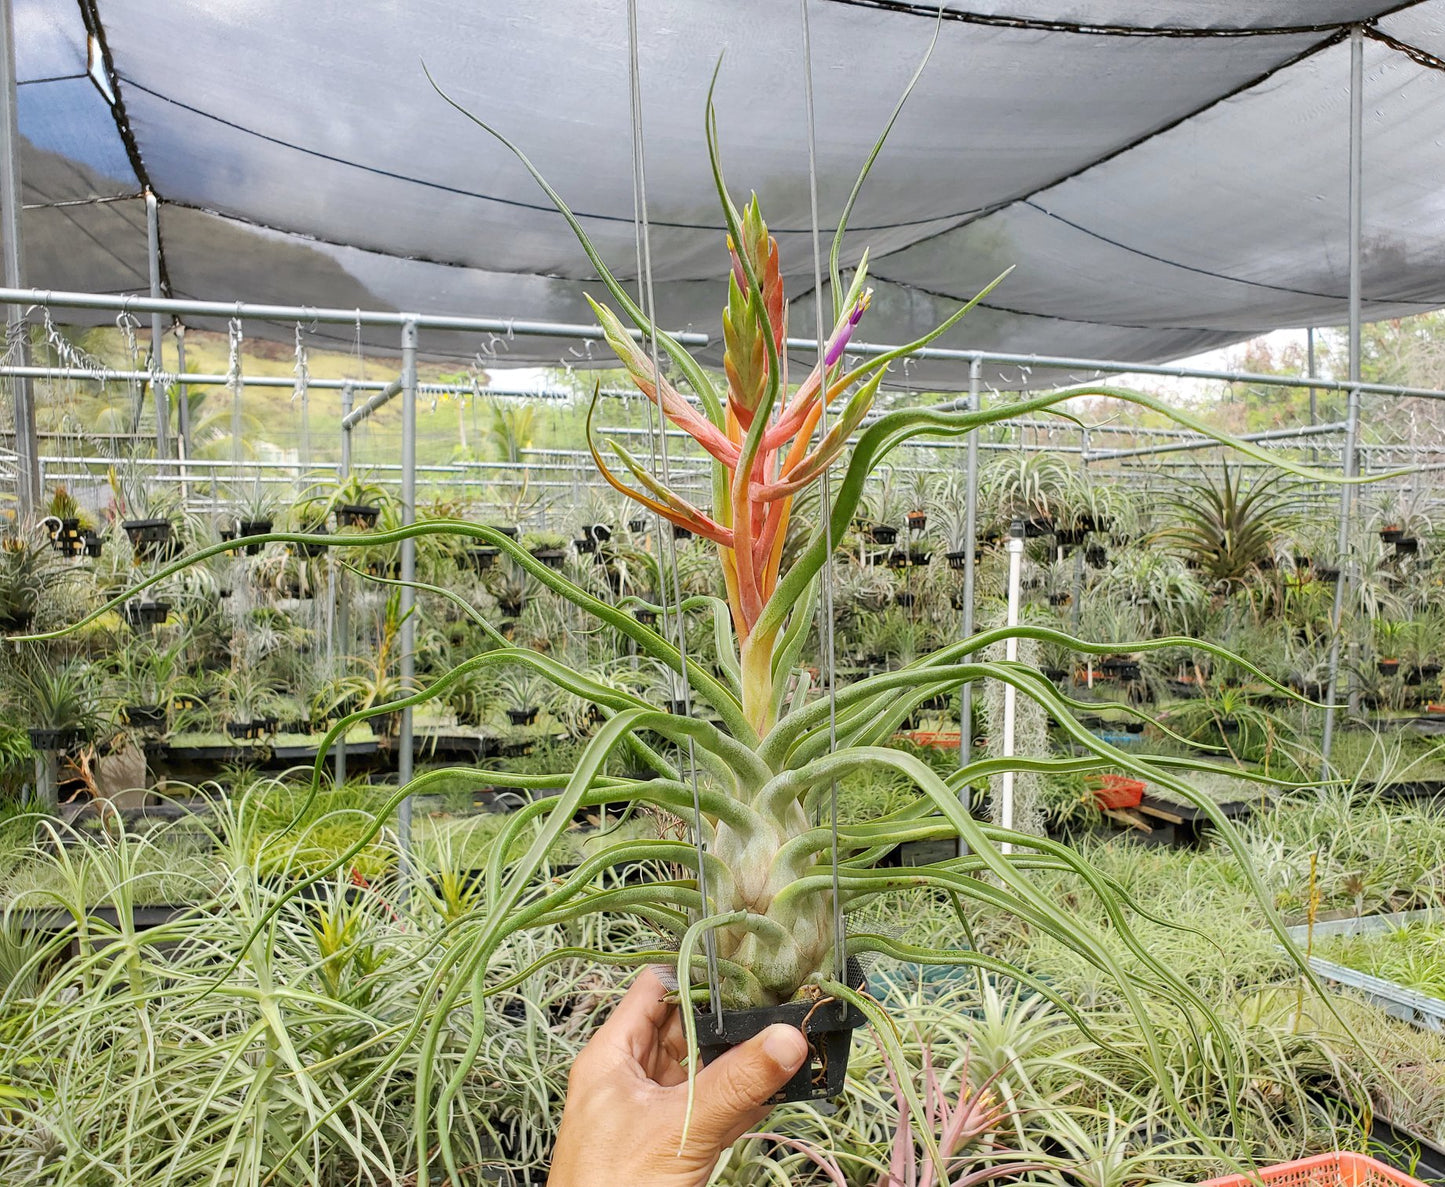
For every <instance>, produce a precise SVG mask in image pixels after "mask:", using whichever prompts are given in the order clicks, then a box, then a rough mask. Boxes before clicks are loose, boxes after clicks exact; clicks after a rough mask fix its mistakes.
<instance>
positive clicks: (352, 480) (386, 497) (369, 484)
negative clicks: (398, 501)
mask: <svg viewBox="0 0 1445 1187" xmlns="http://www.w3.org/2000/svg"><path fill="white" fill-rule="evenodd" d="M389 502H391V496H390V494H389V493H388V491H387V489H386V488H385V487H384V486H382V485H381V484H380V483H379V482H377V481H375V480H374V479H372V478H371V477H370V476H369V475H365V474H352V475H350V476H349V477H348V478H347V479H346V480H345V481H344V482H342V483H341V485H340V486H338V487H337V488H336V493H335V494H334V495H333V496H332V499H331V505H332V509H333V510H334V511H335V513H336V526H337V527H338V528H363V529H370V528H374V527H375V526H376V521H377V518H378V517H379V516H380V515H381V509H382V507H383V506H385V505H386V504H388V503H389Z"/></svg>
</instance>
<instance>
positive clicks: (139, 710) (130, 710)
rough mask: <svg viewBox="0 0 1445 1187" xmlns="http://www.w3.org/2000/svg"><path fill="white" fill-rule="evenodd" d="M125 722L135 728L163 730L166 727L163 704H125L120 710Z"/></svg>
mask: <svg viewBox="0 0 1445 1187" xmlns="http://www.w3.org/2000/svg"><path fill="white" fill-rule="evenodd" d="M121 713H122V714H123V715H124V717H125V723H126V725H129V726H134V727H135V728H136V729H152V730H164V729H165V728H166V720H167V714H166V707H165V706H164V705H127V706H125V708H124V709H122V710H121Z"/></svg>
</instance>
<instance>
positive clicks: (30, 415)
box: [0, 0, 41, 520]
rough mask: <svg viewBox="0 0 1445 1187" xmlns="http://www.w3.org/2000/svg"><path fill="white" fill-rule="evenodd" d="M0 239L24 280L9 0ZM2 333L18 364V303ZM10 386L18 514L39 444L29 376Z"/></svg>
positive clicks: (30, 506) (2, 70)
mask: <svg viewBox="0 0 1445 1187" xmlns="http://www.w3.org/2000/svg"><path fill="white" fill-rule="evenodd" d="M0 106H3V110H0V242H3V247H4V255H5V285H6V287H7V288H21V287H23V285H24V283H25V282H24V273H25V256H24V252H23V248H22V244H21V242H20V201H21V198H20V125H19V122H18V120H17V116H16V98H15V20H14V16H13V14H12V12H11V0H0ZM5 322H6V327H7V336H8V337H9V338H10V339H11V340H12V341H13V342H14V343H15V348H16V350H17V351H18V353H19V362H20V364H21V365H22V366H25V365H28V364H29V362H30V344H29V342H28V340H27V339H26V329H25V314H24V312H23V311H22V310H21V308H20V306H19V305H7V306H6V308H5ZM11 383H12V384H13V385H14V386H13V387H12V388H11V389H10V390H11V394H12V397H13V400H14V405H15V461H16V467H15V496H16V501H17V503H18V510H19V512H20V518H21V520H29V519H31V518H33V517H34V515H35V509H36V508H37V507H39V506H40V491H41V487H40V446H39V443H38V442H37V440H36V436H35V403H34V398H33V393H32V392H31V389H30V380H29V379H28V378H22V377H21V376H18V375H17V376H15V377H14V378H13V379H12V380H11Z"/></svg>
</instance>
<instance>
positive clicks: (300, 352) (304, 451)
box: [291, 322, 311, 471]
mask: <svg viewBox="0 0 1445 1187" xmlns="http://www.w3.org/2000/svg"><path fill="white" fill-rule="evenodd" d="M302 333H303V331H302V329H301V324H300V323H299V322H298V323H297V324H296V364H295V366H293V367H292V368H291V373H292V374H293V375H295V376H296V384H295V386H294V387H293V388H292V389H291V403H292V404H295V403H296V402H297V401H298V400H299V401H300V403H301V466H302V469H303V471H304V470H306V469H309V468H310V466H311V416H310V408H309V407H308V405H309V403H310V396H309V394H308V393H309V388H310V385H311V365H310V363H309V362H308V361H307V358H306V342H305V340H304V339H303V338H302Z"/></svg>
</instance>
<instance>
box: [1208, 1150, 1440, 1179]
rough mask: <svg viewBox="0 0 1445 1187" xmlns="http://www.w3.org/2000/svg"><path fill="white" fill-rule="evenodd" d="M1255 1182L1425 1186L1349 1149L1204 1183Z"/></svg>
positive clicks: (1264, 1167)
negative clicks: (1250, 1173) (1251, 1173)
mask: <svg viewBox="0 0 1445 1187" xmlns="http://www.w3.org/2000/svg"><path fill="white" fill-rule="evenodd" d="M1254 1183H1267V1184H1269V1185H1270V1187H1424V1184H1422V1183H1421V1182H1420V1180H1419V1179H1412V1178H1411V1177H1410V1176H1409V1175H1407V1174H1406V1173H1405V1172H1404V1171H1397V1170H1396V1169H1395V1168H1394V1167H1391V1166H1386V1165H1385V1164H1384V1163H1383V1162H1377V1161H1376V1160H1375V1159H1373V1158H1370V1157H1368V1156H1366V1155H1364V1154H1355V1153H1353V1152H1351V1151H1349V1150H1339V1151H1335V1152H1334V1153H1331V1154H1316V1155H1315V1156H1314V1157H1313V1158H1300V1159H1296V1160H1295V1161H1294V1162H1281V1163H1279V1164H1278V1165H1277V1166H1262V1167H1260V1168H1259V1169H1258V1170H1257V1171H1256V1172H1255V1174H1254V1175H1253V1176H1251V1175H1225V1176H1223V1177H1222V1178H1219V1179H1209V1180H1208V1181H1207V1182H1204V1183H1202V1184H1200V1187H1251V1184H1254Z"/></svg>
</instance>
